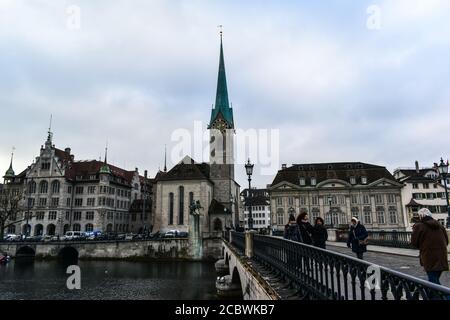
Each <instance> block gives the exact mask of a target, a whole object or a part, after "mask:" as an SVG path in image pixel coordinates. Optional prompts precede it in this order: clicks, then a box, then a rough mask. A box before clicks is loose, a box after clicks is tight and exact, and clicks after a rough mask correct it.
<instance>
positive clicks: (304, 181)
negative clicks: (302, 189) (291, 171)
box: [300, 178, 306, 186]
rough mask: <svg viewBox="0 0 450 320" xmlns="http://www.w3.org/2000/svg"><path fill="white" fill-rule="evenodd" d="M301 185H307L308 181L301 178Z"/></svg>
mask: <svg viewBox="0 0 450 320" xmlns="http://www.w3.org/2000/svg"><path fill="white" fill-rule="evenodd" d="M300 185H301V186H304V185H306V180H305V178H300Z"/></svg>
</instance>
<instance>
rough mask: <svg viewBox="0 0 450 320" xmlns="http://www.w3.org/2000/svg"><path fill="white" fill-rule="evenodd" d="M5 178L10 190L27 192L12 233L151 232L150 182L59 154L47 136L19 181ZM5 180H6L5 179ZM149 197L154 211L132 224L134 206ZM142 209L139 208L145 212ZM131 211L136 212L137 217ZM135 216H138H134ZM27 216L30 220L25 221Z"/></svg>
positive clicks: (103, 164)
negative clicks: (37, 154)
mask: <svg viewBox="0 0 450 320" xmlns="http://www.w3.org/2000/svg"><path fill="white" fill-rule="evenodd" d="M11 170H12V162H11V165H10V169H9V170H8V172H7V173H6V175H5V176H6V177H7V178H8V181H7V182H8V184H7V186H15V187H17V186H19V187H20V188H22V189H23V192H24V198H25V200H24V201H23V203H22V204H21V206H22V209H23V210H22V211H23V212H22V213H21V214H22V218H23V219H20V217H19V219H18V220H21V221H19V222H18V223H17V224H14V225H11V226H10V227H9V230H8V232H9V233H17V234H20V233H22V234H25V233H26V232H27V229H28V234H29V235H63V234H65V232H66V231H68V230H74V231H87V232H89V231H103V232H134V233H138V232H142V231H143V230H144V229H148V230H150V229H151V221H152V217H151V214H152V211H151V207H152V206H151V202H152V197H151V194H150V193H149V194H147V193H146V192H143V190H144V189H145V190H150V192H151V188H149V187H148V186H146V188H144V185H148V184H151V182H150V180H149V179H146V177H142V176H140V175H139V171H138V169H137V168H136V169H135V170H133V171H128V170H124V169H122V168H119V167H116V166H113V165H111V164H108V163H107V158H106V152H105V160H104V161H97V160H85V161H83V160H81V161H79V160H78V161H77V160H75V156H74V155H73V154H72V153H71V149H70V148H66V149H65V150H61V149H58V148H56V147H55V146H54V145H53V143H52V133H51V132H50V131H49V133H48V137H47V140H46V142H45V144H44V145H43V146H42V147H41V150H40V154H39V156H38V157H36V159H35V161H33V163H32V164H31V165H30V166H29V167H28V168H27V169H26V170H24V171H23V172H21V173H20V174H18V175H14V174H13V173H12V171H11ZM9 173H10V174H9ZM5 180H6V178H5ZM144 194H145V195H146V198H147V199H148V200H147V201H148V202H149V203H150V206H148V205H146V208H147V209H146V210H142V212H141V214H140V215H138V217H139V219H138V218H136V219H134V216H133V214H132V213H130V209H131V208H133V210H134V211H135V208H136V205H134V206H133V203H134V202H135V201H138V200H141V201H142V198H143V197H144ZM142 208H143V206H142V205H141V209H142ZM134 211H133V212H134ZM134 213H136V212H134ZM26 215H28V217H29V219H28V220H27V219H26Z"/></svg>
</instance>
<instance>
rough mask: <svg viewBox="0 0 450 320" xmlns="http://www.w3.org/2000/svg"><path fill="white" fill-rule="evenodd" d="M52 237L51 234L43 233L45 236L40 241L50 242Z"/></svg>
mask: <svg viewBox="0 0 450 320" xmlns="http://www.w3.org/2000/svg"><path fill="white" fill-rule="evenodd" d="M52 238H53V236H50V235H45V236H43V237H42V241H44V242H50V241H52Z"/></svg>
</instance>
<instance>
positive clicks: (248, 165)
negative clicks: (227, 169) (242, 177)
mask: <svg viewBox="0 0 450 320" xmlns="http://www.w3.org/2000/svg"><path fill="white" fill-rule="evenodd" d="M253 166H254V164H252V163H250V159H248V162H247V163H246V164H245V171H246V173H247V175H248V197H247V201H248V203H249V206H248V228H249V229H250V230H252V229H253V218H252V202H251V198H252V174H253Z"/></svg>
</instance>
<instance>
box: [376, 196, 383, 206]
mask: <svg viewBox="0 0 450 320" xmlns="http://www.w3.org/2000/svg"><path fill="white" fill-rule="evenodd" d="M375 203H376V204H381V203H383V195H382V194H376V195H375Z"/></svg>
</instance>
